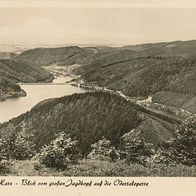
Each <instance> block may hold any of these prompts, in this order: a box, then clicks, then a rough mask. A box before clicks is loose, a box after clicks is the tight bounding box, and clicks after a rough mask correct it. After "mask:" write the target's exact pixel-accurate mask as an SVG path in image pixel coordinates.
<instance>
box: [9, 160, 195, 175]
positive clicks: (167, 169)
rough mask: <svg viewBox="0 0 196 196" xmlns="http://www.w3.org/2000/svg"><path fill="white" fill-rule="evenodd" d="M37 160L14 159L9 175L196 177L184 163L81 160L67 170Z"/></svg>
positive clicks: (193, 169) (192, 170)
mask: <svg viewBox="0 0 196 196" xmlns="http://www.w3.org/2000/svg"><path fill="white" fill-rule="evenodd" d="M36 163H37V162H36V161H32V160H26V161H14V162H12V166H11V167H10V172H9V173H8V174H7V175H8V176H9V175H11V176H88V177H89V176H94V177H101V176H107V177H108V176H121V177H123V176H128V177H130V176H137V177H144V176H147V177H150V176H152V177H196V167H195V166H192V167H188V166H184V165H175V166H174V165H173V166H172V165H169V166H166V165H151V166H150V167H144V166H142V165H139V164H130V165H127V164H126V163H124V162H123V161H118V162H109V161H98V160H88V159H84V160H81V161H80V162H79V163H78V164H77V165H71V166H70V167H69V168H67V169H66V170H65V171H57V170H55V169H52V168H45V167H41V168H39V169H38V170H36V169H35V168H34V165H35V164H36Z"/></svg>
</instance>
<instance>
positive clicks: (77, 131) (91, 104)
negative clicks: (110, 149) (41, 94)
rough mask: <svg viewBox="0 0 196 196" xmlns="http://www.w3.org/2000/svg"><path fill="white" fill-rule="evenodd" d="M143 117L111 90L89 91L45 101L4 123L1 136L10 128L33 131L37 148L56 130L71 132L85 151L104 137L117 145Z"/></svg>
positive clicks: (27, 131)
mask: <svg viewBox="0 0 196 196" xmlns="http://www.w3.org/2000/svg"><path fill="white" fill-rule="evenodd" d="M139 123H140V118H139V115H138V112H137V111H136V110H135V109H133V107H132V105H131V103H128V102H127V101H126V100H124V99H123V98H121V97H119V96H117V95H112V94H110V93H101V92H91V93H90V92H89V93H85V94H74V95H70V96H66V97H62V98H58V99H52V100H48V101H44V102H43V103H40V104H38V105H37V106H35V107H34V108H33V109H32V110H31V111H30V112H28V113H26V114H24V115H21V116H20V117H18V118H16V119H13V120H11V121H10V122H8V123H5V124H3V125H2V126H1V129H0V131H1V135H3V134H6V132H9V130H10V128H11V129H16V130H19V132H20V131H22V130H23V129H25V132H26V133H27V134H29V133H33V134H34V135H35V136H34V139H33V140H34V143H35V144H36V146H37V149H38V148H39V147H41V146H42V145H44V144H46V143H47V142H49V141H50V140H51V139H53V138H54V136H55V134H56V133H57V132H62V131H63V132H66V133H70V134H71V136H72V137H73V136H75V137H76V138H77V139H78V140H79V141H80V144H79V145H80V149H81V151H82V152H86V151H87V150H88V149H89V147H90V145H91V143H93V142H95V141H97V140H98V139H100V138H101V137H102V136H105V137H106V138H108V139H110V140H111V142H112V143H114V144H115V145H117V144H118V142H119V140H120V137H121V136H122V135H124V134H125V133H127V132H129V131H130V130H131V129H133V128H135V127H136V126H138V124H139Z"/></svg>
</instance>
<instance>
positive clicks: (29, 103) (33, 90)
mask: <svg viewBox="0 0 196 196" xmlns="http://www.w3.org/2000/svg"><path fill="white" fill-rule="evenodd" d="M71 79H72V78H70V77H68V76H63V77H62V76H61V77H58V78H56V79H54V81H53V84H33V85H31V84H23V85H21V87H22V89H24V90H25V91H26V93H27V96H26V97H19V98H10V99H7V100H6V101H4V102H0V123H3V122H5V121H8V120H10V119H12V118H14V117H17V116H19V115H20V114H22V113H25V112H27V111H29V110H30V109H31V108H32V107H33V106H35V105H36V104H37V103H39V102H40V101H43V100H45V99H48V98H55V97H62V96H65V95H71V94H74V93H82V92H85V91H86V90H84V89H82V88H80V87H75V86H71V85H70V84H65V82H66V81H69V80H71Z"/></svg>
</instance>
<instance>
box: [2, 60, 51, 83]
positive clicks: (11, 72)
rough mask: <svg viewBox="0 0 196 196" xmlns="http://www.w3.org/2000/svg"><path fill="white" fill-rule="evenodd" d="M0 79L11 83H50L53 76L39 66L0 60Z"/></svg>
mask: <svg viewBox="0 0 196 196" xmlns="http://www.w3.org/2000/svg"><path fill="white" fill-rule="evenodd" d="M0 78H7V79H9V80H11V81H13V82H27V83H28V82H38V81H47V80H48V81H51V80H52V79H53V76H52V74H51V73H49V72H48V71H47V70H45V69H43V68H42V67H39V66H33V65H29V64H26V63H22V62H17V61H14V60H10V59H0Z"/></svg>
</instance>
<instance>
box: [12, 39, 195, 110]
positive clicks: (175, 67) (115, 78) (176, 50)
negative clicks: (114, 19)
mask: <svg viewBox="0 0 196 196" xmlns="http://www.w3.org/2000/svg"><path fill="white" fill-rule="evenodd" d="M13 59H14V60H16V61H20V62H25V63H27V64H33V65H40V66H42V65H49V64H57V65H59V66H66V65H70V64H80V65H81V66H80V67H79V68H77V69H76V70H75V71H74V72H75V73H76V74H78V75H81V79H83V80H84V81H86V82H87V83H91V84H96V85H99V86H105V87H107V88H111V89H114V90H118V91H122V92H123V93H124V94H126V95H128V96H132V97H141V96H149V95H151V96H153V101H154V102H158V103H162V104H166V105H170V106H174V107H177V108H184V109H187V110H189V111H191V112H196V41H194V40H193V41H175V42H168V43H166V42H165V43H154V44H141V45H130V46H124V47H83V48H80V47H77V46H71V47H63V48H37V49H32V50H28V51H25V52H23V53H21V54H19V55H17V56H15V57H14V58H13Z"/></svg>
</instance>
